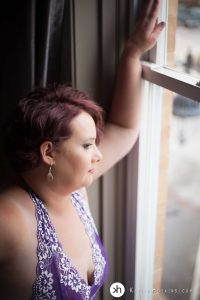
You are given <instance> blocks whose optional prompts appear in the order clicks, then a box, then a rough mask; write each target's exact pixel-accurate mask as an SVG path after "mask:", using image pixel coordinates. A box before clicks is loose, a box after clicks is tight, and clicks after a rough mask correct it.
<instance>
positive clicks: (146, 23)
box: [124, 0, 165, 58]
mask: <svg viewBox="0 0 200 300" xmlns="http://www.w3.org/2000/svg"><path fill="white" fill-rule="evenodd" d="M159 4H160V1H159V0H146V4H145V6H144V9H143V10H142V14H141V15H140V17H139V19H138V21H137V23H136V26H135V29H134V31H133V33H132V34H131V36H130V38H129V40H128V42H127V44H126V45H125V49H124V54H125V55H128V56H130V57H133V58H140V57H141V55H142V54H143V53H144V52H146V51H148V50H150V49H151V48H153V46H154V45H155V44H156V41H157V39H158V37H159V35H160V33H161V31H162V30H163V28H164V26H165V23H164V22H160V23H158V21H157V18H158V10H159Z"/></svg>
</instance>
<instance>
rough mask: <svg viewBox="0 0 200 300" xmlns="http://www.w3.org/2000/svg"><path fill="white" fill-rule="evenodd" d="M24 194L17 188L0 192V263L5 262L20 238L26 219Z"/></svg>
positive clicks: (12, 187)
mask: <svg viewBox="0 0 200 300" xmlns="http://www.w3.org/2000/svg"><path fill="white" fill-rule="evenodd" d="M26 197H27V196H26V193H25V192H24V191H23V190H22V189H20V187H17V186H11V187H8V188H5V189H4V190H1V192H0V262H2V261H5V259H6V257H8V256H9V255H10V254H11V250H12V249H13V247H15V246H16V245H17V244H18V241H19V240H20V239H19V236H20V238H22V236H23V232H25V230H26V229H25V228H26V227H25V225H26V220H27V219H28V218H27V216H28V207H27V205H26V204H25V203H26V201H25V200H26Z"/></svg>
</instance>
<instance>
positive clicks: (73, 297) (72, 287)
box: [29, 191, 108, 300]
mask: <svg viewBox="0 0 200 300" xmlns="http://www.w3.org/2000/svg"><path fill="white" fill-rule="evenodd" d="M29 194H30V196H31V199H32V200H33V202H34V204H35V207H36V219H37V240H38V245H37V258H38V262H37V269H36V273H37V274H36V275H37V276H36V280H35V282H34V284H33V288H32V297H31V300H40V299H43V300H56V299H57V300H68V299H69V300H94V299H95V295H96V293H97V292H98V290H99V289H100V287H101V286H102V285H103V283H104V281H105V277H106V274H107V271H108V261H107V256H106V253H105V249H104V247H103V245H102V243H101V241H100V238H99V235H98V233H97V230H96V227H95V224H94V221H93V218H92V216H91V213H90V210H89V207H88V205H87V203H86V201H85V200H84V199H82V198H81V195H80V194H79V193H78V192H73V193H72V194H71V201H72V203H73V205H74V207H75V208H76V210H77V213H78V215H79V217H80V219H81V221H82V222H83V224H84V226H85V231H86V233H87V235H88V237H89V240H90V244H91V249H92V258H93V263H94V280H93V283H92V284H91V285H89V284H88V283H87V282H86V281H85V280H84V279H83V278H81V277H80V276H79V274H78V271H77V270H76V268H74V267H73V265H72V263H71V262H70V260H69V258H68V257H67V255H66V254H65V253H64V252H63V249H62V245H61V244H60V242H59V240H58V238H57V234H56V231H55V229H54V227H53V225H52V223H51V221H50V218H49V214H48V211H47V209H46V208H45V206H44V204H43V202H42V201H41V200H40V199H39V198H38V197H37V196H36V195H35V193H33V192H32V191H31V192H30V191H29Z"/></svg>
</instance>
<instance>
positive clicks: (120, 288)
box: [110, 282, 125, 298]
mask: <svg viewBox="0 0 200 300" xmlns="http://www.w3.org/2000/svg"><path fill="white" fill-rule="evenodd" d="M124 293H125V287H124V285H123V284H122V283H120V282H114V283H113V284H111V286H110V294H111V295H112V296H113V297H114V298H119V297H121V296H123V295H124Z"/></svg>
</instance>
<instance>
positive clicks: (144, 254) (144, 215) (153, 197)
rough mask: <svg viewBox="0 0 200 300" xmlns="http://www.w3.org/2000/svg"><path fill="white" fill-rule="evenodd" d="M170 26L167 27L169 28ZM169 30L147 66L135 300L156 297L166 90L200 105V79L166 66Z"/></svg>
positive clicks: (164, 11) (164, 9) (164, 4)
mask: <svg viewBox="0 0 200 300" xmlns="http://www.w3.org/2000/svg"><path fill="white" fill-rule="evenodd" d="M167 18H168V1H167V0H162V1H161V7H160V19H162V20H163V21H165V22H167ZM166 27H167V26H166ZM166 45H167V28H166V29H165V30H164V32H163V33H162V34H161V36H160V38H159V41H158V43H157V46H156V47H155V48H154V49H153V50H152V51H151V52H150V56H149V57H150V61H153V62H145V61H143V62H142V67H143V82H142V88H143V89H142V90H143V100H144V108H143V117H142V125H141V131H140V138H139V162H138V197H137V223H136V224H137V227H136V258H135V261H136V263H135V286H134V289H135V292H134V299H135V300H139V299H142V300H151V299H152V298H153V288H154V287H153V276H154V254H155V245H156V240H155V238H156V217H157V196H158V179H159V158H160V155H159V153H160V132H161V113H162V89H161V87H164V88H166V89H168V90H171V91H173V92H176V93H178V94H181V95H183V96H185V97H188V98H191V99H193V100H196V101H198V102H200V87H198V86H197V85H196V83H197V81H199V80H200V79H197V78H194V77H191V76H188V75H186V74H183V73H180V72H177V71H175V70H172V69H170V68H167V67H166V66H165V63H166V56H167V47H166Z"/></svg>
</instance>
